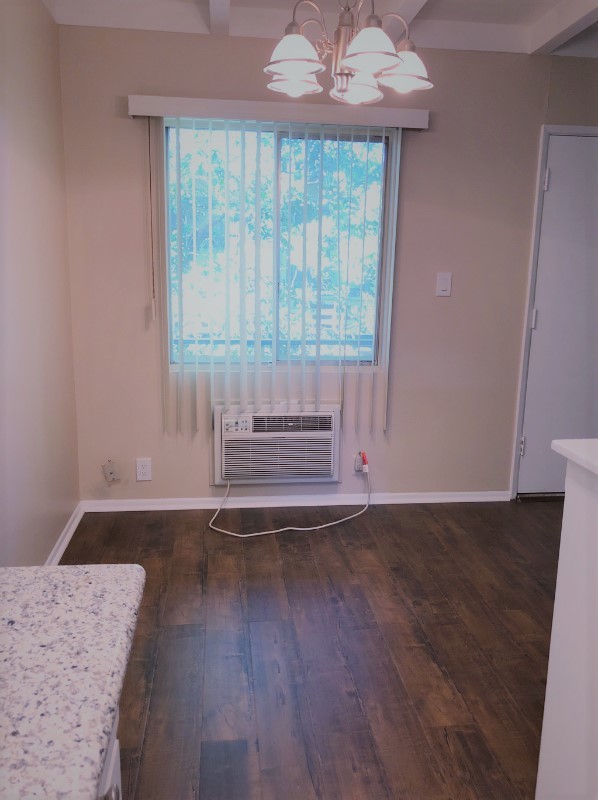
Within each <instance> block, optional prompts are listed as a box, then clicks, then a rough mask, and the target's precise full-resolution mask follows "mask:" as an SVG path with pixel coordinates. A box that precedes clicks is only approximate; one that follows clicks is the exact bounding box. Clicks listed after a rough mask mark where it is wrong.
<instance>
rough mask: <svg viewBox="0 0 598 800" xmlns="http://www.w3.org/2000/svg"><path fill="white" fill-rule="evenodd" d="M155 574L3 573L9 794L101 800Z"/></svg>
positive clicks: (3, 764)
mask: <svg viewBox="0 0 598 800" xmlns="http://www.w3.org/2000/svg"><path fill="white" fill-rule="evenodd" d="M144 583H145V572H144V570H143V569H142V568H141V567H140V566H138V565H136V564H122V565H121V564H119V565H112V564H110V565H93V566H64V567H7V568H4V569H0V797H1V798H2V799H3V800H23V799H24V798H52V799H53V800H64V799H66V798H69V799H70V798H72V799H73V800H87V798H89V800H95V798H96V797H97V787H98V781H99V778H100V774H101V771H102V768H103V765H104V759H105V755H106V749H107V746H108V742H109V738H110V733H111V731H112V728H113V725H114V721H115V719H116V713H117V709H118V701H119V698H120V692H121V689H122V684H123V680H124V675H125V670H126V666H127V659H128V657H129V652H130V649H131V643H132V640H133V634H134V632H135V625H136V622H137V613H138V609H139V604H140V602H141V595H142V592H143V585H144Z"/></svg>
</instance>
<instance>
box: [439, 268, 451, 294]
mask: <svg viewBox="0 0 598 800" xmlns="http://www.w3.org/2000/svg"><path fill="white" fill-rule="evenodd" d="M452 288H453V273H452V272H439V273H437V275H436V297H450V296H451V291H452Z"/></svg>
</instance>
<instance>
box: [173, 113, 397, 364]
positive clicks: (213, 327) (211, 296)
mask: <svg viewBox="0 0 598 800" xmlns="http://www.w3.org/2000/svg"><path fill="white" fill-rule="evenodd" d="M165 126H166V127H165V130H166V173H167V175H166V192H167V205H168V213H167V238H168V299H169V336H170V359H171V362H172V363H181V362H184V363H195V364H197V363H202V362H210V361H212V363H213V362H217V363H220V362H225V363H228V364H235V363H237V362H244V363H246V364H249V365H251V364H252V363H257V362H259V363H260V364H271V363H272V362H276V361H286V362H287V363H294V362H297V361H302V362H303V363H306V362H310V361H313V360H319V361H320V362H324V363H325V362H337V363H344V364H350V363H369V364H375V363H376V362H377V358H378V344H379V338H380V324H381V318H383V316H384V315H383V314H381V302H380V294H381V289H380V287H381V285H382V272H383V268H384V262H385V258H384V243H385V237H384V231H383V227H384V225H383V220H384V217H385V197H386V195H387V190H388V187H387V185H386V184H387V173H388V159H389V155H388V154H389V141H390V136H391V135H392V133H393V132H389V131H384V130H382V129H370V128H343V127H337V126H325V125H311V124H310V125H288V124H284V125H283V124H273V123H256V122H222V121H215V120H214V121H206V120H183V119H178V120H166V121H165ZM386 260H388V259H386Z"/></svg>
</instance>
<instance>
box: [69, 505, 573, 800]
mask: <svg viewBox="0 0 598 800" xmlns="http://www.w3.org/2000/svg"><path fill="white" fill-rule="evenodd" d="M343 512H344V510H343V509H338V508H337V509H327V508H322V509H305V508H302V509H271V510H264V511H262V510H255V509H252V510H243V511H238V510H237V511H227V512H225V514H224V516H223V518H222V519H223V521H224V522H226V523H228V524H229V525H234V526H236V527H237V529H240V530H242V531H243V532H245V533H249V532H251V531H253V530H259V529H261V528H263V527H279V526H282V525H287V524H299V525H307V524H311V523H314V524H317V523H319V522H324V521H329V520H331V519H333V518H334V517H336V516H339V515H340V514H342V513H343ZM210 513H211V512H207V511H206V512H203V511H188V512H187V511H181V512H151V513H150V512H136V513H107V514H86V515H85V517H84V518H83V520H82V522H81V524H80V525H79V528H78V530H77V532H76V534H75V536H74V537H73V540H72V541H71V544H70V545H69V547H68V550H67V552H66V553H65V556H64V558H63V560H62V563H65V564H82V563H111V562H137V563H139V564H142V565H143V566H144V567H145V570H146V572H147V583H146V588H145V594H144V598H143V604H142V608H141V612H140V617H139V624H138V628H137V632H136V636H135V640H134V643H133V648H132V653H131V659H130V662H129V668H128V671H127V676H126V680H125V686H124V690H123V694H122V698H121V723H120V730H119V735H120V743H121V748H122V749H121V758H122V774H123V790H124V798H125V800H154V799H155V800H189V799H190V798H201V800H244V799H245V798H247V800H250V799H251V800H253V798H263V800H313V798H321V799H322V800H366V798H367V800H378V798H395V799H396V800H448V798H452V800H490V798H496V799H497V800H518V799H519V800H520V799H521V798H529V799H530V800H531V798H533V795H534V786H535V778H536V769H537V760H538V750H539V743H540V730H541V723H542V710H543V703H544V688H545V680H546V667H547V661H548V646H549V639H550V624H551V617H552V606H553V595H554V584H555V577H556V565H557V558H558V546H559V533H560V523H561V514H562V503H560V502H556V503H525V504H517V503H494V504H467V505H446V506H443V505H428V506H375V507H373V508H371V509H370V510H369V511H368V512H367V513H366V514H365V515H364V516H362V517H360V518H359V519H357V520H353V521H352V522H350V523H346V524H344V525H342V526H340V527H338V528H332V529H328V530H327V531H325V532H320V533H310V534H299V533H287V534H282V535H277V536H269V537H264V538H261V539H249V540H246V541H239V540H237V539H232V538H230V537H226V536H223V535H219V534H215V533H213V532H211V531H209V530H208V529H207V520H208V519H209V516H210Z"/></svg>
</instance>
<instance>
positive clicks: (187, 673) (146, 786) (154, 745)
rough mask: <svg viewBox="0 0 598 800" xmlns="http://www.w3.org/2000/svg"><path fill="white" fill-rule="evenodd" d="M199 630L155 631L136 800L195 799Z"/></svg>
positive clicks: (192, 627)
mask: <svg viewBox="0 0 598 800" xmlns="http://www.w3.org/2000/svg"><path fill="white" fill-rule="evenodd" d="M203 646H204V631H203V629H202V628H201V627H200V626H199V625H182V626H176V627H168V628H163V629H162V630H161V631H160V637H159V642H158V652H157V657H156V672H155V676H154V682H153V688H152V696H151V702H150V710H149V719H148V724H147V732H146V736H145V741H144V745H143V755H142V761H141V768H140V777H139V782H138V784H137V794H136V797H137V800H154V798H155V800H164V797H165V796H167V797H171V798H173V800H174V798H177V800H197V799H198V798H199V755H200V748H199V746H198V745H199V741H200V739H201V720H202V705H201V703H202V683H203V674H202V663H203Z"/></svg>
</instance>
